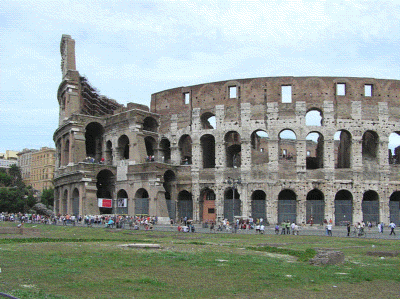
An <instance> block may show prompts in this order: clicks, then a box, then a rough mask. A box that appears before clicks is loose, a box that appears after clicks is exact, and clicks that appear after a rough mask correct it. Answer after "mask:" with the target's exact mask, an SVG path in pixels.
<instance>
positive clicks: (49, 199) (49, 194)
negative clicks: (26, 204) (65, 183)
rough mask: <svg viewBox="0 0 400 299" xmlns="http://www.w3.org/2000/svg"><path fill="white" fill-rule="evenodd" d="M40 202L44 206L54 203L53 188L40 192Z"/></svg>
mask: <svg viewBox="0 0 400 299" xmlns="http://www.w3.org/2000/svg"><path fill="white" fill-rule="evenodd" d="M40 201H41V203H42V204H44V205H45V206H46V207H49V206H53V205H54V189H53V188H50V189H44V190H43V192H42V197H41V200H40Z"/></svg>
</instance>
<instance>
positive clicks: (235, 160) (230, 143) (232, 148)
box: [225, 131, 242, 168]
mask: <svg viewBox="0 0 400 299" xmlns="http://www.w3.org/2000/svg"><path fill="white" fill-rule="evenodd" d="M225 151H226V167H231V168H239V167H240V166H241V164H242V155H241V151H242V146H241V140H240V135H239V133H238V132H235V131H231V132H228V133H226V134H225Z"/></svg>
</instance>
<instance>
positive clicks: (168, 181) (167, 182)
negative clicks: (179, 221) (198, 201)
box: [163, 170, 176, 220]
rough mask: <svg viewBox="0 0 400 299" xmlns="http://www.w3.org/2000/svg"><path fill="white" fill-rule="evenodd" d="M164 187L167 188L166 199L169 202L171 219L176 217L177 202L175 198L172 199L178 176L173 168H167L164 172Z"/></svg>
mask: <svg viewBox="0 0 400 299" xmlns="http://www.w3.org/2000/svg"><path fill="white" fill-rule="evenodd" d="M163 187H164V190H165V200H166V202H167V209H168V215H169V218H170V219H174V220H175V218H176V204H175V200H172V198H171V196H172V192H173V190H174V189H175V188H176V176H175V173H174V172H173V171H172V170H167V171H166V172H165V173H164V183H163Z"/></svg>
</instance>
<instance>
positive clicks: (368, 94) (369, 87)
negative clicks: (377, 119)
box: [364, 84, 372, 97]
mask: <svg viewBox="0 0 400 299" xmlns="http://www.w3.org/2000/svg"><path fill="white" fill-rule="evenodd" d="M364 95H365V96H366V97H372V85H371V84H365V85H364Z"/></svg>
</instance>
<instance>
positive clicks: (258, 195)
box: [251, 190, 267, 223]
mask: <svg viewBox="0 0 400 299" xmlns="http://www.w3.org/2000/svg"><path fill="white" fill-rule="evenodd" d="M266 211H267V210H266V194H265V192H264V191H262V190H256V191H254V192H253V194H252V195H251V215H252V217H253V219H254V220H256V219H263V222H264V223H266V222H267V221H266V218H267V213H266Z"/></svg>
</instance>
